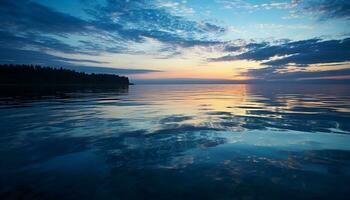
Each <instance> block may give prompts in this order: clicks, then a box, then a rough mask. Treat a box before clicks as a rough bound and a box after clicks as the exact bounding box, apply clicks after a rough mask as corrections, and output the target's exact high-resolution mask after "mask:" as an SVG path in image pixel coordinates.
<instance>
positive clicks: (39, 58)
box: [0, 48, 159, 74]
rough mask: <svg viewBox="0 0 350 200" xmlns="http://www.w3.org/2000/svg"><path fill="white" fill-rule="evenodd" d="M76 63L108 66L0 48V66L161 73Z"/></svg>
mask: <svg viewBox="0 0 350 200" xmlns="http://www.w3.org/2000/svg"><path fill="white" fill-rule="evenodd" d="M71 62H74V63H90V64H106V62H100V61H95V60H88V59H73V58H64V57H59V56H53V55H50V54H46V53H43V52H39V51H33V50H18V49H4V48H0V64H33V65H45V66H46V65H48V66H54V67H63V68H67V69H72V70H76V71H82V72H87V73H111V74H144V73H151V72H159V70H147V69H121V68H111V67H96V66H84V65H79V64H72V63H71Z"/></svg>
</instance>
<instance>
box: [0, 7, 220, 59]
mask: <svg viewBox="0 0 350 200" xmlns="http://www.w3.org/2000/svg"><path fill="white" fill-rule="evenodd" d="M88 5H89V6H90V7H89V8H87V9H86V14H87V15H88V16H89V17H87V18H84V19H82V18H78V17H75V16H72V15H69V14H65V13H61V12H58V11H55V10H53V9H51V8H49V7H46V6H44V5H41V4H39V3H36V2H34V1H30V0H18V1H12V0H2V1H1V2H0V18H1V21H0V44H1V47H2V48H4V49H9V52H11V55H13V54H14V53H15V52H17V53H20V54H19V55H18V56H17V57H16V56H12V57H9V58H8V60H13V59H14V60H16V59H17V61H23V60H24V59H23V58H20V55H22V54H21V53H23V51H25V50H30V51H31V54H33V56H36V57H35V59H36V60H37V61H39V60H40V61H45V62H46V63H57V64H64V63H65V62H70V60H69V59H66V60H64V59H63V58H57V57H55V56H50V55H49V54H48V52H55V51H56V52H63V53H69V54H88V55H90V54H93V55H98V54H100V53H103V52H108V53H128V54H133V53H138V52H133V50H131V49H129V47H131V46H132V45H130V44H132V43H141V44H142V43H145V42H146V41H147V38H151V39H154V40H156V41H159V42H160V43H162V44H164V45H172V46H176V47H179V48H186V47H193V46H211V45H217V44H220V43H221V42H220V41H216V40H211V39H209V38H210V37H211V36H212V35H217V34H222V33H224V32H225V31H226V29H225V28H223V27H220V26H218V25H215V24H212V23H209V22H206V21H200V22H197V21H192V20H188V19H186V18H185V17H183V16H177V15H174V14H173V13H172V12H170V11H169V10H168V8H167V7H166V6H165V7H164V6H156V1H144V0H133V1H129V0H119V1H115V0H106V1H105V3H104V4H98V5H96V4H88ZM91 6H92V7H91ZM163 49H164V48H163ZM174 49H176V51H177V48H168V50H169V51H171V50H174ZM34 51H37V54H35V53H34ZM138 51H140V50H138ZM141 51H142V50H141ZM40 52H44V53H40ZM144 53H145V54H147V52H144ZM170 53H175V52H170ZM34 54H35V55H34ZM39 55H40V56H39ZM50 59H52V62H50ZM58 61H59V63H58Z"/></svg>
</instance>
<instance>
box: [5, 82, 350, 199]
mask: <svg viewBox="0 0 350 200" xmlns="http://www.w3.org/2000/svg"><path fill="white" fill-rule="evenodd" d="M0 159H1V162H0V199H244V200H249V199H349V197H350V190H349V186H350V86H342V85H294V86H287V85H281V86H268V85H265V86H264V85H262V86H259V85H164V86H156V85H145V86H142V85H136V86H130V88H129V89H128V90H127V89H122V90H104V91H103V90H94V91H80V92H79V91H75V92H74V91H70V92H64V93H60V94H59V95H54V96H53V95H52V94H50V95H48V96H41V97H39V96H31V97H29V98H28V97H27V98H23V97H16V98H5V97H3V98H1V100H0Z"/></svg>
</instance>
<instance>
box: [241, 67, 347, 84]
mask: <svg viewBox="0 0 350 200" xmlns="http://www.w3.org/2000/svg"><path fill="white" fill-rule="evenodd" d="M245 75H248V76H251V77H254V78H256V79H263V80H268V81H272V80H284V81H288V80H303V79H314V78H317V79H321V78H324V79H326V78H329V77H332V78H334V77H340V78H342V77H348V79H349V77H350V69H337V70H325V71H298V72H285V73H280V72H278V71H277V70H276V68H275V67H266V68H261V69H251V70H249V71H248V72H247V73H245Z"/></svg>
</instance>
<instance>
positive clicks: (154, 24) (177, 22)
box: [88, 0, 226, 47]
mask: <svg viewBox="0 0 350 200" xmlns="http://www.w3.org/2000/svg"><path fill="white" fill-rule="evenodd" d="M88 13H90V15H92V16H93V17H94V18H95V21H94V22H93V24H94V25H95V26H96V27H97V28H99V29H102V30H106V31H108V32H110V33H115V34H116V35H115V36H116V37H120V38H121V39H125V40H132V41H136V42H142V41H144V38H145V37H148V38H153V39H156V40H158V41H160V42H163V43H167V44H172V45H179V46H183V47H189V46H196V45H200V46H208V45H213V44H218V43H219V42H218V41H211V40H208V39H205V38H206V36H208V35H209V34H211V33H215V34H218V33H223V32H225V31H226V30H225V29H224V28H223V27H220V26H217V25H215V24H211V23H208V22H196V21H190V20H187V19H185V18H184V17H181V16H175V15H173V14H171V13H170V12H169V11H167V10H166V9H164V8H159V7H155V5H154V2H153V1H143V0H135V1H128V0H121V1H113V0H108V1H107V3H106V5H102V6H99V7H96V8H95V9H90V10H88ZM196 35H200V36H201V37H198V36H196Z"/></svg>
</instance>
